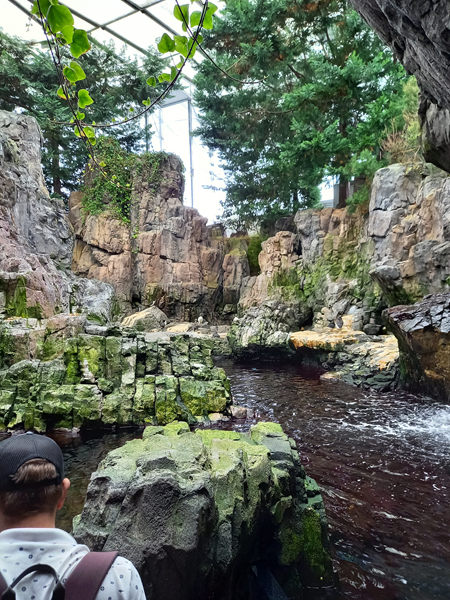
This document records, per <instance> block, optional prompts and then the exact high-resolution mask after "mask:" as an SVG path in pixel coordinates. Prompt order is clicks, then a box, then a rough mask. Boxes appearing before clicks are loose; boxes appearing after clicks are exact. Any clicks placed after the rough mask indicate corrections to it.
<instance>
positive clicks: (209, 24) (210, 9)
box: [203, 2, 217, 29]
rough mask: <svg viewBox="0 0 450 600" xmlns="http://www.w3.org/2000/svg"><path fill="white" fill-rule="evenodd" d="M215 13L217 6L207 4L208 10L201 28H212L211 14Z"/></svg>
mask: <svg viewBox="0 0 450 600" xmlns="http://www.w3.org/2000/svg"><path fill="white" fill-rule="evenodd" d="M216 11H217V6H216V5H215V4H212V2H210V3H209V4H208V10H207V11H206V15H205V19H204V21H203V27H204V28H205V29H212V28H213V14H214V13H215V12H216Z"/></svg>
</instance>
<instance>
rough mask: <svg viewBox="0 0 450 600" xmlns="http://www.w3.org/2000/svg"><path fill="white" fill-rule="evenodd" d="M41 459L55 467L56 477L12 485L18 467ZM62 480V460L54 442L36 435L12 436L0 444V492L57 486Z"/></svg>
mask: <svg viewBox="0 0 450 600" xmlns="http://www.w3.org/2000/svg"><path fill="white" fill-rule="evenodd" d="M35 458H42V459H44V460H48V461H49V462H51V463H52V465H54V466H55V469H56V477H53V478H52V479H43V480H42V481H36V482H33V483H32V484H31V485H30V484H17V483H14V481H13V479H12V478H13V477H14V475H15V474H16V473H17V470H18V469H19V467H21V466H22V465H23V464H24V463H26V462H28V461H29V460H33V459H35ZM63 479H64V460H63V455H62V452H61V449H60V447H59V446H58V444H57V443H56V442H54V441H53V440H51V439H50V438H48V437H46V436H44V435H38V434H37V433H31V432H27V433H21V434H19V435H13V436H11V437H10V438H8V439H7V440H5V441H3V442H1V443H0V492H14V491H19V490H20V489H26V488H30V487H32V488H39V487H44V486H48V485H58V484H60V483H61V482H62V480H63Z"/></svg>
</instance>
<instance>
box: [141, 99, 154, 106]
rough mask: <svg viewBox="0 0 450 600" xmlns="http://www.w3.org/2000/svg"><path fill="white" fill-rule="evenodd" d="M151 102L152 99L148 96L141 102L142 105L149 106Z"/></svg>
mask: <svg viewBox="0 0 450 600" xmlns="http://www.w3.org/2000/svg"><path fill="white" fill-rule="evenodd" d="M151 103H152V101H151V100H150V98H147V100H142V104H143V105H144V106H150V104H151Z"/></svg>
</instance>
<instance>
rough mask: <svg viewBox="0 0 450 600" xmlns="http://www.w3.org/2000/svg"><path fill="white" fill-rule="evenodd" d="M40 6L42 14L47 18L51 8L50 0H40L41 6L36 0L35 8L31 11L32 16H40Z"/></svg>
mask: <svg viewBox="0 0 450 600" xmlns="http://www.w3.org/2000/svg"><path fill="white" fill-rule="evenodd" d="M39 6H40V7H41V11H42V14H43V15H44V17H46V16H47V13H48V9H49V8H50V0H39V5H38V3H37V0H34V4H33V8H32V9H31V14H32V15H39Z"/></svg>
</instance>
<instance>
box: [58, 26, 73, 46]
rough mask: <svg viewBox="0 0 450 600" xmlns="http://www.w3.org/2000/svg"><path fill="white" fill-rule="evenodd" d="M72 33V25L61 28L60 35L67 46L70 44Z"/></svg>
mask: <svg viewBox="0 0 450 600" xmlns="http://www.w3.org/2000/svg"><path fill="white" fill-rule="evenodd" d="M74 31H75V29H74V27H73V26H72V25H67V27H63V28H62V29H61V33H62V34H63V36H64V39H65V40H66V42H67V43H68V44H71V43H72V40H73V32H74Z"/></svg>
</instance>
